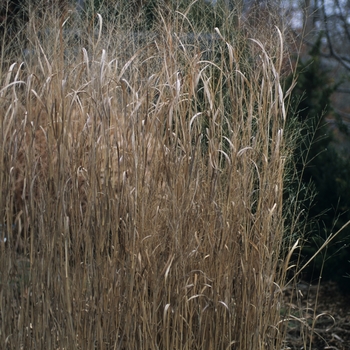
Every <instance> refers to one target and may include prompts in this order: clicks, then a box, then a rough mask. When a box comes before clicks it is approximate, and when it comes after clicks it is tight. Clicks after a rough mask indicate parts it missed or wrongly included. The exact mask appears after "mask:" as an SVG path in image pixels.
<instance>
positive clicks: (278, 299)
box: [0, 9, 294, 350]
mask: <svg viewBox="0 0 350 350" xmlns="http://www.w3.org/2000/svg"><path fill="white" fill-rule="evenodd" d="M44 14H45V15H42V17H41V18H40V20H39V19H38V18H37V17H35V16H34V14H33V13H30V15H29V22H28V24H27V27H26V28H25V30H26V31H27V33H28V35H27V38H28V40H27V41H26V45H27V46H26V47H25V50H23V52H22V54H23V56H22V57H12V61H11V62H9V63H8V64H7V65H6V64H3V66H2V75H1V76H0V81H1V85H0V101H1V103H0V123H1V127H0V130H1V131H0V169H1V172H0V188H1V191H0V220H1V222H0V224H1V226H0V228H1V235H2V242H1V247H0V248H1V254H0V284H1V287H0V294H1V298H0V320H1V322H0V342H1V344H4V347H5V348H7V349H20V348H21V349H93V348H96V349H241V350H248V349H249V350H251V349H269V350H270V349H282V348H283V341H284V335H285V323H284V322H283V320H282V316H281V303H282V297H283V287H284V284H285V279H286V272H287V269H288V266H289V261H288V260H289V258H290V254H289V255H288V254H287V255H286V254H285V250H286V249H288V247H286V246H285V245H284V244H283V242H285V240H284V233H285V228H284V219H285V215H284V210H285V208H284V202H283V194H284V177H285V172H286V162H288V159H289V158H290V142H291V141H290V140H289V139H288V138H286V135H285V133H284V130H285V125H286V116H287V108H288V106H287V104H286V101H288V98H289V92H287V93H286V94H285V95H284V93H283V89H282V80H283V77H282V73H283V70H284V69H285V66H284V65H285V62H286V56H285V52H286V49H285V47H284V34H283V32H282V31H281V30H282V29H281V30H280V29H278V28H277V27H273V32H269V33H268V35H266V42H264V40H263V39H262V33H261V32H260V33H259V35H260V38H257V37H255V38H250V37H249V36H247V35H245V34H244V33H247V31H245V30H243V29H244V28H243V24H239V23H240V22H237V21H236V19H235V26H236V27H235V31H236V34H235V35H231V36H230V37H228V36H227V35H226V33H228V28H226V27H222V28H215V29H214V28H212V33H211V35H210V36H205V35H203V34H204V33H200V32H198V33H197V32H192V33H189V32H188V28H191V21H190V18H189V17H188V16H187V15H188V12H181V13H180V12H176V11H173V12H172V10H171V9H169V11H168V12H165V11H163V12H159V13H158V14H159V16H158V17H159V18H158V22H157V24H156V25H155V29H154V30H151V31H148V32H136V31H134V30H133V28H132V27H125V26H124V27H123V26H120V27H118V26H116V25H115V24H113V22H110V21H105V20H104V18H103V17H102V15H100V14H98V13H97V14H96V15H95V16H94V17H88V16H87V17H86V18H85V17H84V16H80V17H79V16H78V15H77V14H76V13H74V12H69V11H66V12H62V11H61V12H60V16H56V15H55V14H53V15H52V14H50V13H49V12H44ZM91 16H92V15H91ZM168 16H170V17H171V21H170V20H169V18H168ZM241 25H242V28H241V27H240V26H241ZM38 26H40V28H39V27H38ZM185 28H186V30H185ZM5 237H6V238H5ZM292 243H294V242H292ZM290 248H291V247H290ZM285 256H286V258H284V257H285Z"/></svg>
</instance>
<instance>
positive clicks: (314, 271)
mask: <svg viewBox="0 0 350 350" xmlns="http://www.w3.org/2000/svg"><path fill="white" fill-rule="evenodd" d="M321 41H322V34H321V35H320V36H319V38H318V40H317V41H316V43H315V44H314V46H313V47H312V49H311V51H310V52H309V55H310V58H309V59H308V60H306V61H300V63H299V66H298V82H297V85H296V88H295V90H294V94H295V98H296V99H297V98H300V103H299V104H298V107H297V110H298V111H299V112H298V118H299V122H300V123H302V124H304V125H305V128H304V131H303V133H302V135H301V138H302V139H303V140H304V142H301V143H300V145H301V147H300V150H299V152H297V153H296V159H297V160H296V163H297V168H298V171H299V173H300V174H302V179H301V180H302V183H303V184H304V186H303V187H304V188H307V187H308V186H309V184H310V183H312V185H313V186H314V189H315V196H314V197H312V196H311V197H310V196H309V195H308V194H307V193H306V192H301V196H304V198H302V199H303V201H304V206H305V208H308V210H309V216H310V217H311V218H312V220H311V221H312V222H311V224H310V226H309V228H308V233H307V235H306V240H307V241H306V244H305V247H304V249H303V255H304V256H305V257H306V258H307V259H308V258H310V257H311V256H312V255H313V254H314V253H315V252H316V251H317V250H318V248H319V247H320V246H321V245H322V244H323V243H324V242H325V240H326V239H327V238H328V237H329V236H330V235H331V234H332V233H334V232H336V231H337V230H338V229H340V228H341V227H342V225H343V224H344V223H345V222H347V221H348V220H349V219H350V213H349V209H350V184H349V183H348V181H347V179H348V178H349V176H350V163H349V161H347V160H346V159H344V158H343V157H341V155H339V154H338V152H337V151H336V149H335V148H334V146H333V145H332V141H335V142H336V140H335V139H334V136H333V135H332V132H331V130H330V128H329V125H328V124H327V121H326V117H328V118H327V119H334V120H335V121H336V120H337V119H338V118H337V116H336V115H335V111H334V110H333V108H332V104H331V96H332V94H333V93H334V91H335V89H336V88H337V84H334V83H333V82H332V80H331V76H330V74H329V71H327V70H326V69H325V68H324V67H323V66H322V62H321V58H320V49H321ZM349 235H350V232H349V229H345V230H344V231H343V232H342V233H341V234H340V235H339V236H338V237H337V238H336V240H335V241H333V243H332V244H331V245H330V246H329V247H328V248H327V249H326V250H325V251H322V252H321V253H320V254H319V255H318V256H317V257H316V259H315V260H314V262H313V264H312V265H310V268H309V270H308V272H307V276H304V278H310V279H312V278H314V276H319V274H320V273H322V272H323V277H324V278H325V279H332V280H335V281H337V282H338V283H339V285H340V286H341V287H342V288H344V289H349V288H350V284H349V283H348V282H349V280H348V279H345V278H344V276H346V274H347V273H348V270H349V267H350V265H349V262H348V260H349V258H348V253H349V252H350V250H349V248H348V245H349V242H350V238H349Z"/></svg>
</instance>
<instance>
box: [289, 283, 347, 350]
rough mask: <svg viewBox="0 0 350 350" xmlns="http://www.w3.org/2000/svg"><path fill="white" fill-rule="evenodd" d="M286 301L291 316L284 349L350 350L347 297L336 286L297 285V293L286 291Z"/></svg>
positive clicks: (333, 284)
mask: <svg viewBox="0 0 350 350" xmlns="http://www.w3.org/2000/svg"><path fill="white" fill-rule="evenodd" d="M285 302H286V310H290V311H289V313H290V315H291V316H290V317H289V319H290V320H289V322H288V334H287V342H286V344H285V347H284V349H285V350H287V349H291V350H297V349H298V350H301V349H305V350H306V349H307V350H324V349H334V350H350V295H346V294H344V293H342V292H341V291H340V290H339V287H338V286H337V284H336V283H333V282H326V283H321V284H320V286H317V285H310V284H307V283H300V284H298V286H297V292H296V293H293V292H292V290H289V291H286V297H285ZM288 306H289V307H290V308H288Z"/></svg>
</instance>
